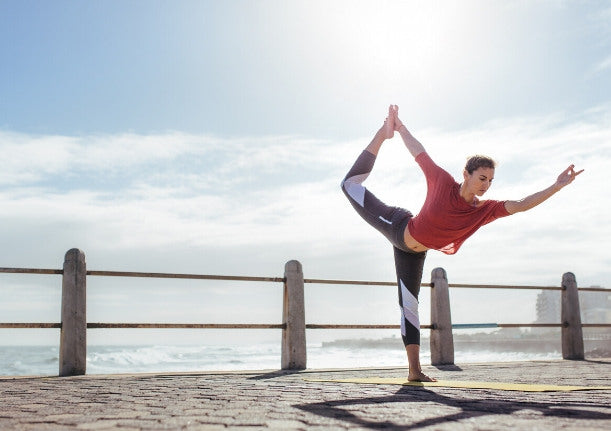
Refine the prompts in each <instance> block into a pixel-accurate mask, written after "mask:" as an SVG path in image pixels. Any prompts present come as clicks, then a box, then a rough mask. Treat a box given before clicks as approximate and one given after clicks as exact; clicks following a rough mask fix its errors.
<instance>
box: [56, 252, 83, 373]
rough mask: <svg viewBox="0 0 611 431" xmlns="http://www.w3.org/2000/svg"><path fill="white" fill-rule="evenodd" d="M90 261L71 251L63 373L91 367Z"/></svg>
mask: <svg viewBox="0 0 611 431" xmlns="http://www.w3.org/2000/svg"><path fill="white" fill-rule="evenodd" d="M86 280H87V264H86V262H85V253H83V252H82V251H81V250H79V249H77V248H73V249H71V250H68V252H67V253H66V257H65V259H64V275H63V279H62V316H61V317H62V328H61V335H60V344H59V375H60V376H76V375H81V374H85V371H86V367H87V303H86V299H87V298H86V293H87V287H86V284H87V283H86Z"/></svg>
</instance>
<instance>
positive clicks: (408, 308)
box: [400, 280, 420, 330]
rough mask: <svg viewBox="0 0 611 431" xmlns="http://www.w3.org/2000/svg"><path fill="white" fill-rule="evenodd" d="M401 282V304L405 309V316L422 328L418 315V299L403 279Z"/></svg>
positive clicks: (418, 327)
mask: <svg viewBox="0 0 611 431" xmlns="http://www.w3.org/2000/svg"><path fill="white" fill-rule="evenodd" d="M400 282H401V299H402V302H403V304H401V306H402V307H401V308H402V309H403V316H405V318H406V319H407V321H408V322H409V323H411V324H412V325H414V327H415V328H416V329H418V330H420V317H418V299H416V297H415V296H414V295H412V293H411V292H410V291H409V290H407V288H406V287H405V284H403V280H400Z"/></svg>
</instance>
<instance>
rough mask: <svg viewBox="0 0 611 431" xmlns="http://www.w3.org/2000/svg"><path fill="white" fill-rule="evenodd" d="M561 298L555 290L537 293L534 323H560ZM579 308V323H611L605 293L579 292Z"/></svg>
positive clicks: (610, 306)
mask: <svg viewBox="0 0 611 431" xmlns="http://www.w3.org/2000/svg"><path fill="white" fill-rule="evenodd" d="M592 287H599V286H592ZM561 296H562V294H561V292H559V291H557V290H543V291H541V293H539V295H538V296H537V320H536V322H535V323H560V314H561V308H560V307H561V305H560V299H561ZM579 308H580V309H581V323H611V294H609V293H607V292H579Z"/></svg>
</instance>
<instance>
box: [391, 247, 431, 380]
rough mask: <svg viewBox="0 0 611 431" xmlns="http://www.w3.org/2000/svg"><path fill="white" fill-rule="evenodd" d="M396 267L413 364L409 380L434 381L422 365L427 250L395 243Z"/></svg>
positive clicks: (403, 325)
mask: <svg viewBox="0 0 611 431" xmlns="http://www.w3.org/2000/svg"><path fill="white" fill-rule="evenodd" d="M394 253H395V269H396V271H397V285H398V288H399V306H400V307H401V338H402V339H403V344H404V345H405V351H406V353H407V361H408V364H409V375H408V378H407V379H408V380H409V381H420V382H431V381H435V379H432V378H430V377H429V376H427V375H425V374H424V373H423V372H422V367H421V366H420V318H419V316H418V294H419V293H420V283H421V282H422V269H423V267H424V260H425V258H426V252H422V253H415V252H408V251H404V250H400V249H398V248H397V247H394Z"/></svg>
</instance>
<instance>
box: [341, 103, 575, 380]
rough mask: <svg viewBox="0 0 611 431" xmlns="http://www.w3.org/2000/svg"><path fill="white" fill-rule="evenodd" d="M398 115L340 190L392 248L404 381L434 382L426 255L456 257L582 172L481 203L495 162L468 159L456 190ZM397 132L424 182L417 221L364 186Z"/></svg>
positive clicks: (393, 113) (392, 114) (392, 110)
mask: <svg viewBox="0 0 611 431" xmlns="http://www.w3.org/2000/svg"><path fill="white" fill-rule="evenodd" d="M398 114H399V108H398V107H397V106H396V105H391V106H390V107H389V109H388V117H387V118H386V120H385V121H384V125H383V126H382V127H381V128H380V130H378V132H377V133H376V134H375V136H374V137H373V140H372V141H371V142H370V144H369V145H368V146H367V147H366V148H365V150H364V151H363V152H362V153H361V155H360V156H359V157H358V158H357V160H356V162H355V163H354V165H353V166H352V168H351V169H350V171H349V172H348V174H347V175H346V177H345V178H344V180H343V181H342V190H343V191H344V193H345V194H346V196H347V197H348V200H349V201H350V203H351V204H352V206H353V207H354V209H355V210H356V212H357V213H358V214H359V215H360V216H361V217H362V218H363V219H365V221H366V222H367V223H369V224H370V225H372V226H373V227H375V228H376V229H377V230H378V231H380V232H381V233H382V234H383V235H384V236H385V237H386V238H387V239H388V240H389V241H390V243H391V244H392V245H393V249H394V257H395V269H396V273H397V284H398V290H399V306H400V307H401V314H402V318H401V337H402V339H403V343H404V345H405V350H406V352H407V359H408V364H409V374H408V380H410V381H435V379H432V378H431V377H429V376H427V375H425V374H424V373H423V372H422V369H421V367H420V321H419V318H418V293H419V291H420V283H421V280H422V268H423V267H424V259H425V257H426V252H427V250H429V249H434V250H439V251H441V252H443V253H446V254H454V253H456V252H457V251H458V249H459V248H460V246H461V245H462V243H463V242H464V241H465V240H466V239H467V238H468V237H470V236H471V235H472V234H473V233H475V231H476V230H477V229H479V228H480V227H481V226H483V225H485V224H488V223H490V222H492V221H494V220H496V219H497V218H500V217H506V216H508V215H511V214H514V213H516V212H520V211H526V210H529V209H531V208H533V207H535V206H537V205H539V204H540V203H542V202H543V201H545V200H547V199H548V198H549V197H551V196H552V195H553V194H554V193H556V192H557V191H559V190H560V189H562V188H563V187H564V186H566V185H568V184H570V183H571V182H573V180H574V179H575V177H576V176H577V175H579V174H580V173H581V172H583V170H581V171H577V172H576V171H575V170H574V168H575V166H574V165H571V166H569V167H568V168H567V169H565V170H564V171H563V172H562V173H561V174H560V175H559V176H558V178H557V179H556V181H555V182H554V184H552V185H551V186H550V187H548V188H546V189H544V190H541V191H539V192H537V193H534V194H532V195H530V196H527V197H526V198H524V199H521V200H518V201H511V200H507V201H495V200H480V199H479V197H481V196H482V195H483V194H484V193H486V191H487V190H488V188H489V187H490V185H491V184H492V180H493V178H494V168H495V163H494V161H493V160H492V159H490V158H489V157H485V156H473V157H471V158H470V159H469V160H468V161H467V165H466V166H465V169H464V171H463V182H462V183H461V184H459V183H457V182H456V181H454V179H453V178H452V176H451V175H450V174H449V173H447V172H446V171H445V170H443V169H442V168H440V167H439V166H437V165H436V164H435V162H433V160H432V159H431V158H430V157H429V155H428V154H427V153H426V151H425V149H424V147H423V146H422V144H421V143H420V142H418V141H417V140H416V139H415V138H414V137H413V136H412V134H411V133H410V132H409V131H408V130H407V128H406V127H405V126H404V125H403V123H402V122H401V120H399V115H398ZM395 132H399V134H400V135H401V138H402V139H403V142H404V144H405V146H406V147H407V149H408V150H409V152H410V153H411V154H412V156H413V157H414V159H415V160H416V162H417V163H418V165H420V168H421V169H422V171H423V172H424V175H425V177H426V183H427V194H426V199H425V202H424V205H423V206H422V209H421V210H420V213H419V214H418V215H416V216H415V217H414V216H413V215H412V213H411V212H409V211H407V210H405V209H403V208H398V207H391V206H388V205H386V204H384V203H383V202H382V201H380V200H379V199H378V198H376V197H375V196H374V195H373V194H372V193H371V192H370V191H369V190H367V189H366V188H365V187H363V185H362V183H363V181H365V179H366V178H367V177H368V176H369V173H370V172H371V170H372V169H373V165H374V163H375V160H376V156H377V154H378V151H379V150H380V147H381V146H382V144H383V143H384V141H385V140H387V139H390V138H392V137H393V136H394V133H395Z"/></svg>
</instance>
